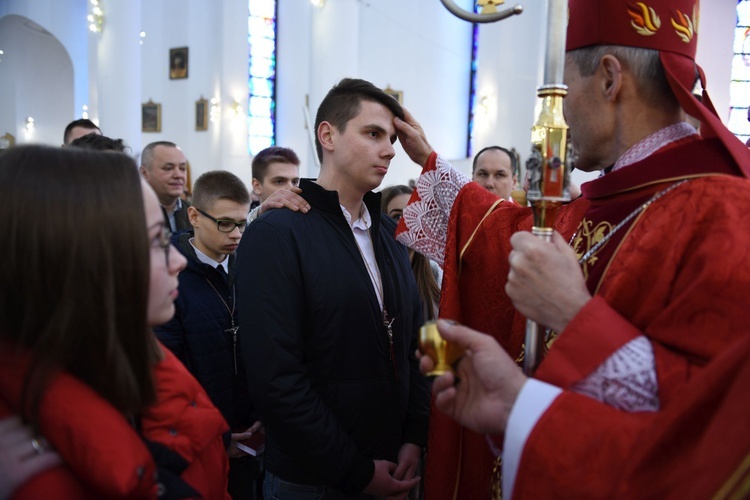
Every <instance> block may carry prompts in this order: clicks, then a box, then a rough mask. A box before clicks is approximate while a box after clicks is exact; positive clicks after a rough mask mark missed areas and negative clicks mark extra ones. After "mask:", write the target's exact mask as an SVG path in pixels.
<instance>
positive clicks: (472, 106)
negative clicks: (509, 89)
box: [466, 6, 479, 158]
mask: <svg viewBox="0 0 750 500" xmlns="http://www.w3.org/2000/svg"><path fill="white" fill-rule="evenodd" d="M477 9H479V6H477ZM478 50H479V25H478V24H476V23H474V25H473V26H472V30H471V76H470V78H471V80H470V81H469V138H468V140H467V141H466V157H467V158H471V155H472V150H473V148H474V124H475V118H476V107H477V67H478V64H479V61H478V60H477V52H478Z"/></svg>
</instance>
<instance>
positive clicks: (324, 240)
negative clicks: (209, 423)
mask: <svg viewBox="0 0 750 500" xmlns="http://www.w3.org/2000/svg"><path fill="white" fill-rule="evenodd" d="M396 116H398V117H403V110H402V108H401V106H400V105H399V104H398V102H397V101H396V100H395V99H393V98H392V97H391V96H389V95H387V94H385V93H384V92H383V91H382V90H380V89H379V88H377V87H375V86H374V85H372V84H371V83H369V82H366V81H364V80H353V79H344V80H342V81H341V82H340V83H339V84H337V85H336V86H334V87H333V89H331V91H330V92H329V93H328V95H327V96H326V97H325V99H324V100H323V102H322V103H321V105H320V108H319V109H318V114H317V117H316V125H315V128H316V132H317V138H316V147H317V151H318V157H319V158H320V159H321V169H320V176H319V177H318V179H317V180H316V181H314V182H312V181H306V180H303V181H302V183H301V184H300V187H301V189H302V197H303V198H304V199H305V200H307V201H308V202H309V204H310V206H311V207H312V209H311V210H310V211H309V212H308V213H307V214H303V213H300V212H295V211H291V210H284V209H281V210H272V211H269V212H268V213H267V214H264V215H263V216H261V217H260V218H259V219H257V220H256V221H255V222H253V224H252V225H251V226H250V228H249V229H248V235H247V237H245V238H244V239H243V242H242V244H241V245H240V248H239V252H238V271H237V286H238V289H239V295H238V298H239V301H238V308H239V314H240V321H241V322H246V321H252V322H253V328H252V330H250V329H243V330H240V336H241V337H242V351H243V355H244V359H245V361H246V366H247V367H248V377H249V382H250V394H251V397H252V398H253V401H254V402H255V404H256V406H257V408H258V412H259V414H260V415H261V418H262V420H263V422H264V425H265V428H266V436H267V444H266V458H265V460H266V462H265V467H266V477H265V482H264V493H265V497H266V498H292V496H290V495H294V496H293V498H325V499H333V498H351V497H352V496H354V497H356V498H370V495H374V496H379V497H381V496H400V497H405V495H406V493H407V492H408V491H409V490H410V489H412V488H413V487H414V486H415V485H416V484H418V482H419V478H417V477H415V471H416V467H417V462H418V460H419V458H420V456H421V450H422V447H423V446H424V445H425V444H426V439H427V422H428V418H429V393H428V390H427V384H426V381H425V379H424V378H423V377H422V376H421V375H420V373H419V370H418V364H417V361H416V359H415V356H414V352H415V350H416V348H417V332H418V329H419V327H420V326H421V323H422V309H421V302H420V298H419V294H418V292H417V288H416V284H415V282H414V277H413V274H412V272H411V268H410V266H409V259H408V256H407V253H406V249H405V248H404V247H403V246H401V245H400V244H399V243H396V242H395V240H394V239H393V231H394V223H393V221H391V220H390V219H389V218H388V217H386V216H385V215H383V214H381V212H380V209H379V207H380V195H379V194H376V193H373V192H371V191H372V190H373V189H375V188H377V187H378V186H379V185H380V183H381V182H382V180H383V177H384V176H385V174H386V172H387V170H388V166H389V164H390V160H391V158H393V156H394V154H395V151H394V148H393V142H394V141H395V139H396V130H395V128H394V125H393V120H394V117H396Z"/></svg>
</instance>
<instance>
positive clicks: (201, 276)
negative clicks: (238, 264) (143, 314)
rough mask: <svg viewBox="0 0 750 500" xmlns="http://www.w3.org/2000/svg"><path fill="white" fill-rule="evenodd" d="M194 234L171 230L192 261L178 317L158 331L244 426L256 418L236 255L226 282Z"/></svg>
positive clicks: (232, 421)
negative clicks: (202, 255) (240, 328)
mask: <svg viewBox="0 0 750 500" xmlns="http://www.w3.org/2000/svg"><path fill="white" fill-rule="evenodd" d="M192 237H193V233H192V231H186V232H181V233H176V234H174V235H172V243H173V244H174V245H175V247H177V249H178V250H179V251H180V252H181V253H182V254H183V255H184V256H185V258H187V267H186V268H185V269H184V270H183V271H182V272H181V273H180V276H179V283H180V284H179V295H178V297H177V300H176V301H175V308H176V311H175V315H174V318H172V320H171V321H170V322H169V323H167V324H165V325H163V326H160V327H157V328H154V332H155V333H156V336H157V337H158V338H159V340H160V341H161V342H162V343H163V344H164V345H165V346H167V347H168V348H169V349H170V350H171V351H172V352H174V354H175V355H176V356H177V357H178V358H179V359H180V361H182V363H183V364H184V365H185V366H186V367H187V369H188V370H189V371H190V373H192V374H193V376H194V377H195V378H196V379H198V382H200V384H201V385H202V386H203V388H204V389H205V390H206V392H207V393H208V396H209V397H210V398H211V401H213V403H214V405H216V407H217V408H218V409H219V411H220V412H221V414H222V415H224V418H225V419H226V420H227V423H228V424H229V426H230V427H231V428H232V429H233V430H239V429H242V430H244V429H247V428H248V427H250V426H251V425H252V424H253V422H254V418H253V417H254V415H253V414H252V410H253V408H252V405H251V403H250V397H249V396H248V389H247V375H246V373H245V368H244V363H243V360H242V357H241V356H240V351H239V342H240V339H239V336H238V333H237V332H235V333H234V334H233V333H232V319H233V320H234V325H235V326H237V325H238V319H237V317H238V315H237V307H238V306H236V305H234V300H235V297H234V295H235V294H234V293H233V291H234V288H235V285H234V273H235V269H234V267H235V266H234V256H232V255H230V256H229V277H228V282H227V279H225V278H224V276H223V275H222V274H220V273H219V271H217V270H216V268H214V267H212V266H210V265H208V264H204V263H203V262H201V261H200V260H198V257H197V256H196V255H195V250H194V249H193V247H192V245H190V242H189V239H190V238H192ZM220 295H221V296H220ZM222 299H223V301H222ZM232 309H234V314H233V315H231V316H230V310H232Z"/></svg>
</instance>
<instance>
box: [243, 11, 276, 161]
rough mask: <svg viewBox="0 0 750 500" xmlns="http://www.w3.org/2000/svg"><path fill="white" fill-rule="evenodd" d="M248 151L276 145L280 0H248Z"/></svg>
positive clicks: (251, 152) (252, 151) (251, 151)
mask: <svg viewBox="0 0 750 500" xmlns="http://www.w3.org/2000/svg"><path fill="white" fill-rule="evenodd" d="M248 7H249V10H250V16H249V17H248V21H247V33H248V36H247V39H248V44H249V45H250V55H249V58H248V82H247V90H248V149H249V152H250V154H251V155H256V154H257V153H258V152H259V151H260V150H262V149H265V148H267V147H268V146H273V145H274V144H275V143H276V0H248Z"/></svg>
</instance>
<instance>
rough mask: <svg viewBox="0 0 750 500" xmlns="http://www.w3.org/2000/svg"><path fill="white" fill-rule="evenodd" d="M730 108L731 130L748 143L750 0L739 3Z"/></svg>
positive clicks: (749, 124) (749, 123)
mask: <svg viewBox="0 0 750 500" xmlns="http://www.w3.org/2000/svg"><path fill="white" fill-rule="evenodd" d="M729 106H730V111H729V130H731V131H732V133H734V134H735V135H736V136H737V137H739V138H740V140H741V141H742V142H746V141H747V140H748V138H750V116H748V107H749V106H750V0H738V1H737V27H736V28H735V30H734V57H733V58H732V81H731V83H730V84H729Z"/></svg>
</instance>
